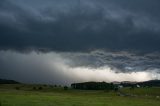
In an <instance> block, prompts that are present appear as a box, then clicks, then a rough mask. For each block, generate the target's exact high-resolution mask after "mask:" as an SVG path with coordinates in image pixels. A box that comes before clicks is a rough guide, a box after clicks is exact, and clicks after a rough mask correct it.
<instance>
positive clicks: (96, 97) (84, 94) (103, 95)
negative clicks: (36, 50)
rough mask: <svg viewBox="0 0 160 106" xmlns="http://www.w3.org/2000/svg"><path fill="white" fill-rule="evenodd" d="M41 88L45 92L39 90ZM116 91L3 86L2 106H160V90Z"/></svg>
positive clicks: (0, 103) (0, 86) (1, 94)
mask: <svg viewBox="0 0 160 106" xmlns="http://www.w3.org/2000/svg"><path fill="white" fill-rule="evenodd" d="M40 87H41V89H39V88H40ZM121 91H122V92H124V93H129V94H134V95H136V96H119V95H118V92H114V91H110V92H108V91H85V90H73V89H68V90H64V89H63V88H62V87H53V86H47V85H23V84H18V85H0V106H160V98H159V97H158V96H160V88H138V89H134V90H130V89H129V88H124V89H122V90H121Z"/></svg>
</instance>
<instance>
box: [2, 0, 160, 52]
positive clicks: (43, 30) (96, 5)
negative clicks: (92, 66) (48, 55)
mask: <svg viewBox="0 0 160 106" xmlns="http://www.w3.org/2000/svg"><path fill="white" fill-rule="evenodd" d="M155 2H156V3H157V4H158V3H159V1H155ZM155 2H151V1H150V0H148V2H146V1H144V0H142V1H135V2H133V3H130V2H128V1H126V0H122V1H118V0H117V1H116V0H114V1H109V0H107V1H106V0H105V1H96V0H86V1H82V0H80V1H79V0H76V1H75V0H73V1H70V2H66V1H64V0H61V1H58V0H54V1H50V0H47V1H41V0H40V1H36V0H35V1H33V2H31V1H24V0H21V1H20V0H16V1H14V2H13V1H11V0H7V1H4V0H3V1H1V7H0V19H1V20H0V33H1V34H0V48H1V49H18V50H25V49H28V48H34V49H49V50H55V51H86V50H93V49H105V50H120V51H122V50H135V51H141V52H146V51H150V52H155V51H159V50H160V46H159V45H160V44H159V42H160V36H159V34H160V32H159V29H160V26H159V22H160V21H159V20H158V19H159V17H160V16H159V15H156V13H157V12H158V10H159V6H157V5H156V3H155ZM143 3H144V4H146V5H143V6H142V4H143ZM42 4H44V6H43V5H42ZM140 4H141V5H140ZM124 5H125V6H124ZM137 5H138V6H137ZM148 6H149V7H148ZM150 6H151V7H150ZM153 6H154V8H152V7H153ZM136 7H138V8H136ZM145 8H149V10H146V9H145ZM139 10H141V11H139ZM153 11H154V13H153Z"/></svg>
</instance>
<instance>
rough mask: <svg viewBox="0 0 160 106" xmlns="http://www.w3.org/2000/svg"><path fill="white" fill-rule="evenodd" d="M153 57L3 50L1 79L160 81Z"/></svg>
mask: <svg viewBox="0 0 160 106" xmlns="http://www.w3.org/2000/svg"><path fill="white" fill-rule="evenodd" d="M124 55H125V56H124ZM149 58H155V54H154V56H153V54H148V55H147V56H145V57H141V56H137V55H133V54H130V53H127V52H104V51H92V52H91V53H82V52H81V53H80V52H79V53H75V52H47V53H42V52H35V51H32V52H29V53H20V52H15V51H2V50H1V51H0V69H1V71H0V78H5V79H6V78H7V79H14V80H17V81H21V82H25V83H48V84H71V83H73V82H82V81H106V82H111V81H146V80H153V79H160V70H159V65H158V64H159V63H160V61H159V59H158V58H159V57H158V56H157V59H155V60H154V62H153V63H155V64H153V63H152V61H150V60H149ZM137 62H139V63H138V64H137ZM149 65H150V66H149ZM153 65H155V66H153ZM119 66H122V67H119ZM148 66H149V67H148Z"/></svg>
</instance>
